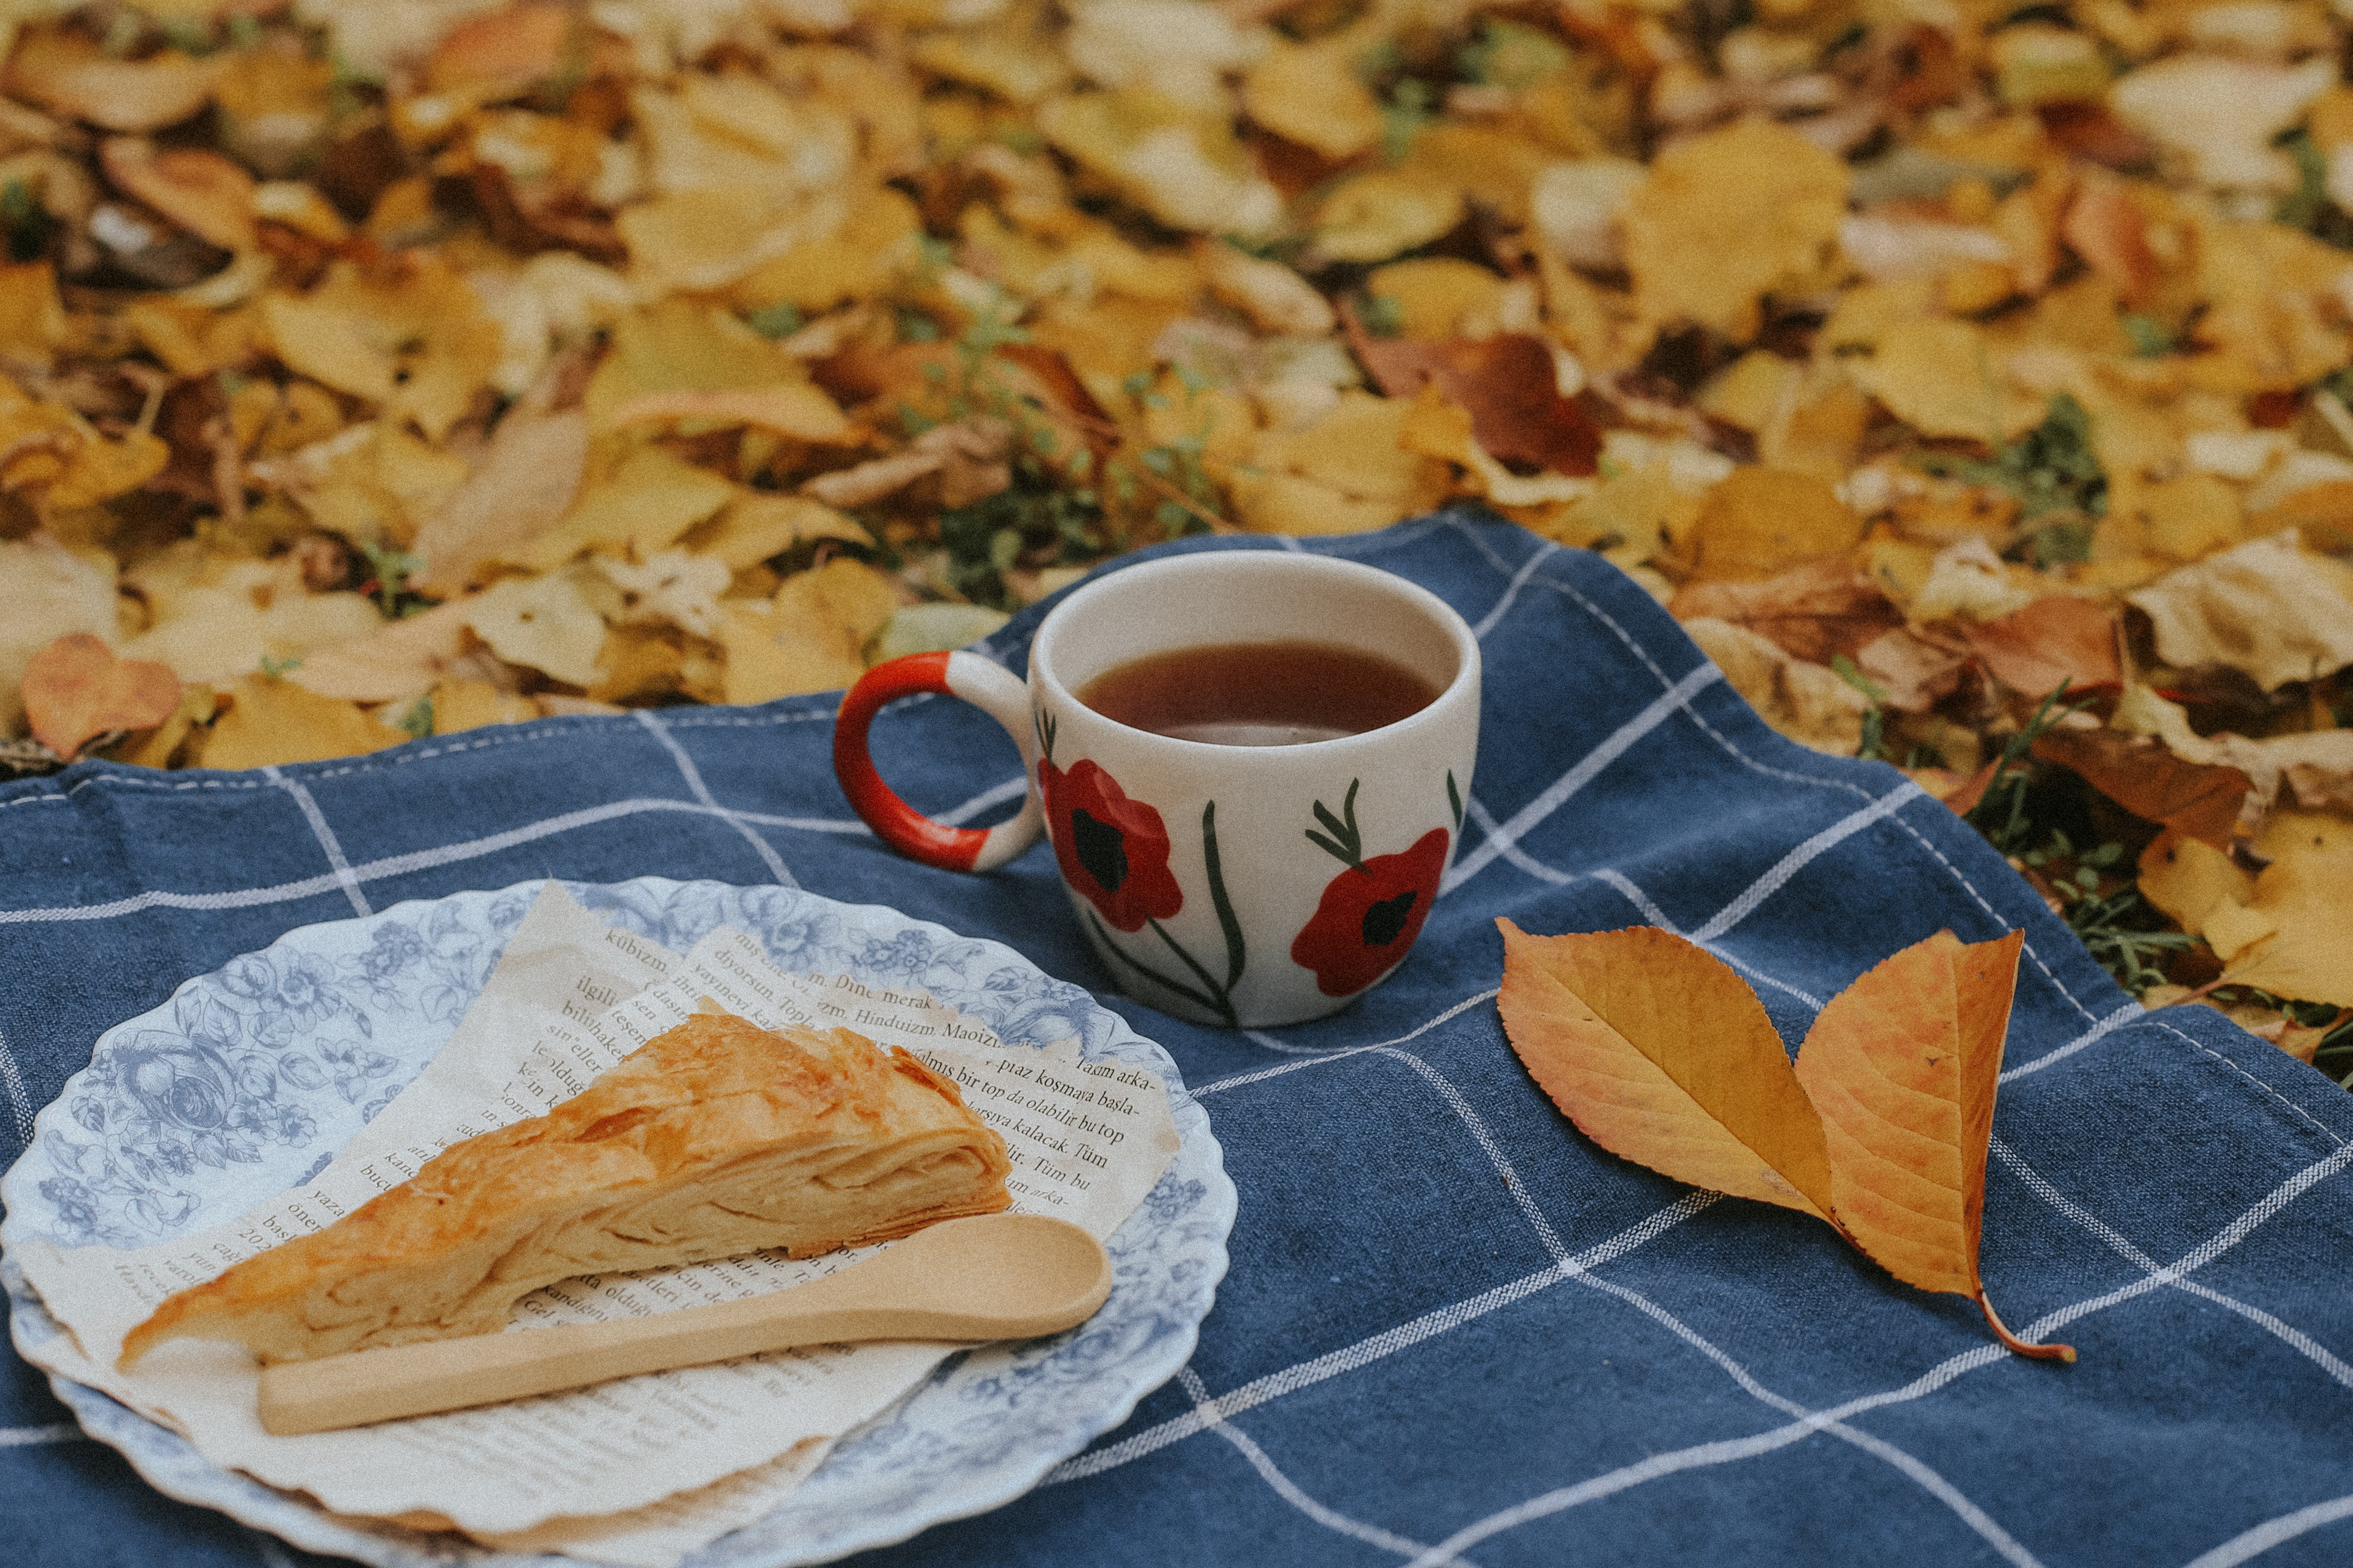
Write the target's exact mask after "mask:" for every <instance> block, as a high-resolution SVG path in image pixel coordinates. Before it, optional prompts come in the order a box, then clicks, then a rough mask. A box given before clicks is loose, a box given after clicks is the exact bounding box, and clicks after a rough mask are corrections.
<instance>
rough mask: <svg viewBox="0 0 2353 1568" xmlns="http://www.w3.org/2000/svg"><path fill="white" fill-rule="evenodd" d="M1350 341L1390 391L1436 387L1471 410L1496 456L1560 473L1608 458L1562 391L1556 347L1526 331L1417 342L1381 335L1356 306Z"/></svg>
mask: <svg viewBox="0 0 2353 1568" xmlns="http://www.w3.org/2000/svg"><path fill="white" fill-rule="evenodd" d="M1342 317H1343V321H1345V325H1346V327H1347V329H1348V346H1349V347H1351V348H1353V349H1354V350H1356V357H1357V358H1358V359H1360V360H1362V361H1363V362H1364V363H1365V368H1366V370H1368V371H1370V372H1372V374H1373V379H1374V380H1375V381H1376V382H1377V383H1379V384H1380V388H1381V390H1382V391H1383V392H1384V393H1386V394H1388V395H1389V396H1391V397H1411V396H1413V395H1416V394H1417V393H1419V391H1420V390H1421V389H1422V388H1423V387H1424V386H1435V387H1437V388H1438V390H1439V391H1440V392H1441V393H1443V394H1444V395H1446V397H1447V398H1448V399H1449V400H1450V401H1451V402H1453V403H1456V404H1459V405H1461V406H1462V408H1463V409H1465V410H1466V411H1467V412H1468V413H1469V414H1470V416H1471V429H1472V434H1473V435H1475V436H1477V437H1479V445H1480V446H1481V447H1484V448H1485V449H1486V451H1487V453H1488V455H1489V456H1490V457H1493V458H1496V459H1497V460H1498V461H1500V462H1505V463H1520V464H1525V465H1527V466H1529V467H1532V468H1546V469H1549V470H1551V471H1552V472H1554V473H1557V474H1589V473H1592V472H1593V471H1594V469H1595V467H1596V466H1597V464H1598V463H1599V459H1600V457H1601V432H1600V428H1599V426H1597V425H1596V424H1595V423H1594V421H1593V418H1592V416H1590V415H1589V414H1588V413H1587V412H1586V410H1585V407H1584V406H1583V405H1582V404H1580V403H1578V402H1577V400H1575V399H1572V398H1567V397H1563V396H1562V395H1561V394H1560V386H1559V384H1558V380H1557V377H1556V372H1555V370H1554V367H1553V357H1552V350H1551V349H1550V348H1548V347H1547V346H1546V344H1545V342H1544V341H1543V340H1542V339H1540V338H1535V337H1530V336H1528V335H1527V334H1526V333H1524V332H1497V333H1496V334H1495V335H1494V336H1493V337H1487V338H1456V339H1452V340H1451V341H1449V342H1436V343H1431V342H1415V341H1414V340H1412V339H1409V338H1377V337H1374V336H1373V335H1372V334H1371V333H1369V332H1367V331H1365V330H1364V327H1363V325H1362V324H1361V323H1360V322H1358V321H1357V320H1356V313H1355V312H1354V311H1353V310H1350V311H1344V312H1343V313H1342Z"/></svg>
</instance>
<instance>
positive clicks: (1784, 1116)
mask: <svg viewBox="0 0 2353 1568" xmlns="http://www.w3.org/2000/svg"><path fill="white" fill-rule="evenodd" d="M1495 924H1496V926H1497V927H1498V929H1500V930H1501V931H1502V932H1503V936H1504V981H1503V988H1502V991H1501V994H1499V995H1498V997H1497V1000H1496V1007H1497V1010H1498V1011H1499V1012H1500V1013H1501V1014H1502V1015H1503V1019H1504V1033H1505V1034H1506V1035H1507V1036H1508V1037H1509V1038H1510V1040H1511V1043H1512V1049H1513V1051H1514V1053H1515V1054H1517V1055H1518V1057H1519V1058H1520V1060H1521V1062H1522V1063H1523V1064H1524V1065H1525V1066H1526V1068H1527V1069H1528V1072H1529V1075H1530V1076H1531V1077H1532V1078H1534V1079H1535V1081H1536V1084H1537V1086H1538V1087H1539V1088H1541V1089H1543V1090H1544V1091H1545V1093H1546V1095H1548V1096H1549V1097H1550V1098H1551V1099H1552V1100H1553V1103H1554V1104H1556V1105H1557V1106H1558V1107H1559V1108H1560V1110H1561V1111H1562V1113H1563V1114H1564V1115H1566V1116H1567V1117H1568V1119H1569V1120H1570V1121H1573V1122H1574V1123H1576V1125H1577V1129H1578V1131H1582V1132H1583V1133H1585V1135H1586V1136H1588V1137H1589V1138H1591V1139H1592V1140H1593V1141H1594V1142H1596V1143H1599V1144H1600V1145H1601V1147H1603V1148H1605V1149H1607V1150H1609V1152H1612V1153H1615V1154H1618V1155H1620V1156H1621V1157H1623V1158H1626V1159H1630V1160H1633V1161H1636V1162H1638V1163H1641V1164H1644V1165H1648V1166H1649V1167H1650V1168H1651V1169H1652V1170H1654V1171H1658V1172H1660V1173H1662V1174H1665V1175H1669V1176H1672V1177H1674V1178H1676V1179H1677V1180H1679V1181H1686V1182H1691V1183H1693V1184H1695V1185H1699V1186H1704V1187H1713V1188H1715V1190H1716V1191H1719V1192H1724V1193H1728V1194H1732V1195H1733V1196H1736V1197H1750V1198H1757V1199H1761V1200H1763V1201H1764V1202H1767V1203H1772V1204H1778V1205H1780V1206H1782V1207H1784V1208H1791V1209H1796V1210H1797V1211H1799V1213H1801V1214H1810V1215H1814V1216H1815V1217H1816V1218H1818V1219H1822V1220H1825V1221H1827V1222H1828V1223H1829V1224H1830V1225H1831V1226H1832V1227H1833V1228H1835V1229H1836V1230H1837V1231H1838V1232H1839V1234H1840V1235H1841V1236H1842V1237H1845V1238H1846V1239H1847V1240H1848V1241H1850V1242H1852V1243H1853V1244H1854V1245H1855V1246H1856V1247H1860V1248H1861V1249H1862V1251H1863V1252H1864V1253H1865V1254H1867V1255H1868V1256H1869V1257H1870V1258H1872V1259H1873V1261H1874V1262H1876V1263H1878V1264H1879V1265H1880V1266H1881V1267H1882V1268H1885V1269H1886V1270H1887V1271H1888V1272H1889V1273H1891V1274H1893V1275H1894V1276H1895V1278H1896V1279H1900V1280H1902V1281H1903V1282H1904V1283H1905V1284H1907V1285H1910V1286H1913V1287H1914V1288H1915V1289H1922V1290H1936V1291H1952V1292H1955V1293H1957V1294H1959V1295H1963V1296H1967V1297H1968V1299H1969V1300H1972V1301H1974V1302H1976V1303H1977V1305H1978V1308H1979V1310H1982V1311H1983V1312H1984V1314H1985V1319H1986V1323H1987V1325H1988V1326H1989V1328H1991V1329H1992V1330H1993V1331H1994V1335H1995V1337H1996V1338H1997V1339H1999V1340H2000V1342H2002V1344H2004V1345H2005V1346H2007V1347H2008V1348H2009V1349H2010V1350H2011V1351H2014V1352H2018V1353H2019V1354H2021V1355H2027V1356H2033V1357H2038V1358H2043V1359H2053V1360H2061V1361H2073V1360H2074V1359H2075V1352H2074V1351H2073V1350H2072V1349H2070V1348H2069V1347H2067V1346H2065V1345H2047V1344H2028V1343H2026V1342H2022V1341H2021V1340H2019V1339H2018V1337H2017V1336H2016V1335H2014V1334H2012V1333H2011V1332H2010V1330H2009V1329H2008V1328H2007V1327H2005V1326H2004V1325H2003V1323H2002V1321H2001V1319H2000V1317H1999V1316H1998V1315H1996V1313H1995V1311H1994V1309H1993V1304H1992V1302H1990V1301H1989V1300H1987V1298H1986V1291H1985V1285H1984V1282H1983V1280H1982V1279H1980V1278H1979V1277H1978V1243H1979V1240H1980V1237H1981V1236H1982V1234H1983V1229H1984V1218H1985V1162H1986V1153H1987V1150H1988V1147H1989V1141H1990V1139H1991V1137H1992V1134H1993V1109H1994V1095H1995V1090H1996V1088H1997V1086H1998V1081H1999V1079H2000V1069H2001V1052H2002V1042H2003V1039H2004V1037H2005V1036H2006V1035H2007V1034H2008V1032H2009V1028H2010V999H2011V995H2012V994H2013V992H2014V991H2015V989H2016V984H2017V975H2018V954H2019V950H2020V947H2021V944H2022V943H2023V942H2024V940H2025V939H2024V936H2023V934H2022V933H2021V932H2019V931H2011V932H2010V933H2009V934H2007V935H2005V936H2003V937H2001V938H2000V939H1998V940H1996V941H1993V942H1978V943H1974V944H1964V943H1962V942H1958V941H1957V940H1956V939H1955V938H1954V936H1953V933H1952V932H1950V931H1938V932H1937V933H1936V935H1934V936H1932V937H1930V938H1928V939H1927V940H1926V941H1925V942H1915V943H1913V944H1912V945H1911V946H1909V947H1906V948H1905V949H1903V950H1902V951H1901V952H1897V953H1895V954H1894V955H1893V956H1892V957H1890V958H1888V959H1886V960H1885V961H1883V963H1880V964H1878V965H1877V966H1876V967H1874V968H1873V969H1872V970H1870V971H1869V972H1868V973H1864V974H1863V975H1862V976H1861V977H1860V978H1858V979H1857V980H1856V981H1855V982H1854V983H1853V984H1852V985H1849V986H1848V987H1847V988H1846V989H1845V990H1843V991H1841V992H1840V993H1839V994H1838V995H1836V996H1834V997H1832V998H1831V1001H1830V1002H1829V1004H1828V1005H1825V1006H1824V1007H1823V1008H1822V1010H1821V1012H1820V1014H1818V1015H1817V1016H1815V1019H1814V1022H1813V1026H1812V1027H1811V1028H1810V1029H1809V1030H1808V1031H1807V1033H1806V1038H1805V1042H1804V1044H1803V1045H1801V1046H1800V1047H1799V1050H1798V1058H1797V1063H1796V1066H1795V1067H1794V1068H1793V1067H1792V1066H1791V1064H1790V1061H1789V1056H1788V1048H1787V1047H1785V1046H1783V1044H1782V1043H1781V1037H1780V1036H1779V1034H1778V1032H1776V1031H1775V1029H1774V1027H1773V1024H1772V1021H1771V1019H1770V1018H1768V1017H1767V1016H1766V1013H1765V1009H1764V1007H1763V1005H1761V1004H1759V1003H1758V1002H1757V995H1756V993H1755V992H1753V991H1751V990H1750V989H1749V988H1748V985H1747V983H1746V982H1745V981H1743V980H1742V979H1741V978H1740V976H1739V975H1738V974H1736V973H1734V972H1733V970H1732V969H1731V968H1730V966H1728V965H1726V964H1725V963H1724V962H1723V961H1721V960H1720V959H1717V958H1715V956H1713V955H1712V954H1710V953H1709V952H1706V951H1705V950H1704V949H1702V948H1701V947H1699V946H1698V945H1697V944H1695V943H1694V942H1690V941H1687V940H1686V939H1684V938H1683V937H1680V936H1677V935H1674V934H1673V933H1672V932H1669V931H1661V930H1659V929H1658V928H1656V927H1654V926H1636V927H1632V928H1630V929H1627V930H1624V931H1591V932H1583V933H1574V932H1573V933H1569V934H1567V935H1561V936H1549V937H1542V936H1531V935H1528V934H1527V933H1525V932H1524V931H1521V930H1520V929H1519V928H1518V927H1517V926H1515V925H1514V924H1513V923H1512V922H1511V921H1508V920H1498V921H1496V922H1495Z"/></svg>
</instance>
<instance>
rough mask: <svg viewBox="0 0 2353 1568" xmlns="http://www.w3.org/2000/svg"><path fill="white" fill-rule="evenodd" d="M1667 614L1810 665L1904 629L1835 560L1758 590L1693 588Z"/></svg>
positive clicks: (1871, 589) (1894, 612)
mask: <svg viewBox="0 0 2353 1568" xmlns="http://www.w3.org/2000/svg"><path fill="white" fill-rule="evenodd" d="M1667 611H1668V613H1669V614H1670V615H1672V616H1674V617H1675V619H1677V620H1679V621H1683V620H1690V619H1693V618H1694V617H1695V616H1713V617H1715V619H1717V620H1721V621H1730V622H1731V623H1732V624H1733V625H1735V626H1746V627H1747V628H1748V629H1749V630H1750V631H1753V632H1757V633H1758V634H1760V635H1762V636H1764V637H1768V638H1770V639H1771V640H1772V641H1774V642H1775V643H1778V645H1780V647H1782V648H1783V649H1785V650H1786V651H1788V653H1790V654H1793V655H1795V656H1796V657H1797V658H1803V659H1810V660H1812V661H1813V662H1814V663H1816V664H1828V663H1830V661H1831V658H1833V657H1834V656H1836V655H1839V654H1845V655H1846V656H1847V657H1848V658H1855V657H1856V656H1858V655H1860V654H1861V653H1862V650H1863V649H1864V648H1866V647H1869V646H1871V645H1872V644H1873V642H1875V641H1877V640H1878V639H1879V638H1881V637H1883V636H1884V635H1886V634H1888V633H1890V632H1892V631H1894V630H1895V629H1897V628H1900V627H1901V626H1903V625H1904V613H1903V612H1902V611H1901V610H1898V609H1897V608H1896V607H1895V606H1894V605H1892V604H1890V603H1889V602H1888V599H1887V595H1884V594H1883V593H1881V592H1880V590H1879V585H1878V584H1875V583H1873V581H1872V580H1871V579H1870V578H1868V577H1866V576H1864V575H1863V574H1862V573H1860V572H1858V571H1856V570H1855V569H1854V567H1853V566H1852V565H1851V564H1849V563H1847V561H1846V560H1845V559H1844V558H1842V557H1838V556H1826V557H1824V558H1823V559H1821V560H1819V561H1811V562H1807V563H1803V564H1801V565H1799V566H1795V567H1792V568H1791V569H1790V570H1788V571H1787V572H1784V573H1782V574H1780V575H1778V576H1776V577H1768V578H1767V579H1766V580H1765V581H1763V582H1761V583H1694V584H1689V585H1688V586H1686V587H1684V588H1683V590H1682V591H1681V592H1679V593H1677V594H1676V595H1675V596H1674V597H1673V598H1672V599H1671V600H1669V601H1668V603H1667ZM1915 640H1917V639H1915ZM1922 646H1923V647H1928V646H1932V645H1927V644H1923V645H1922ZM1898 706H1901V704H1898ZM1924 706H1925V704H1924Z"/></svg>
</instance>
